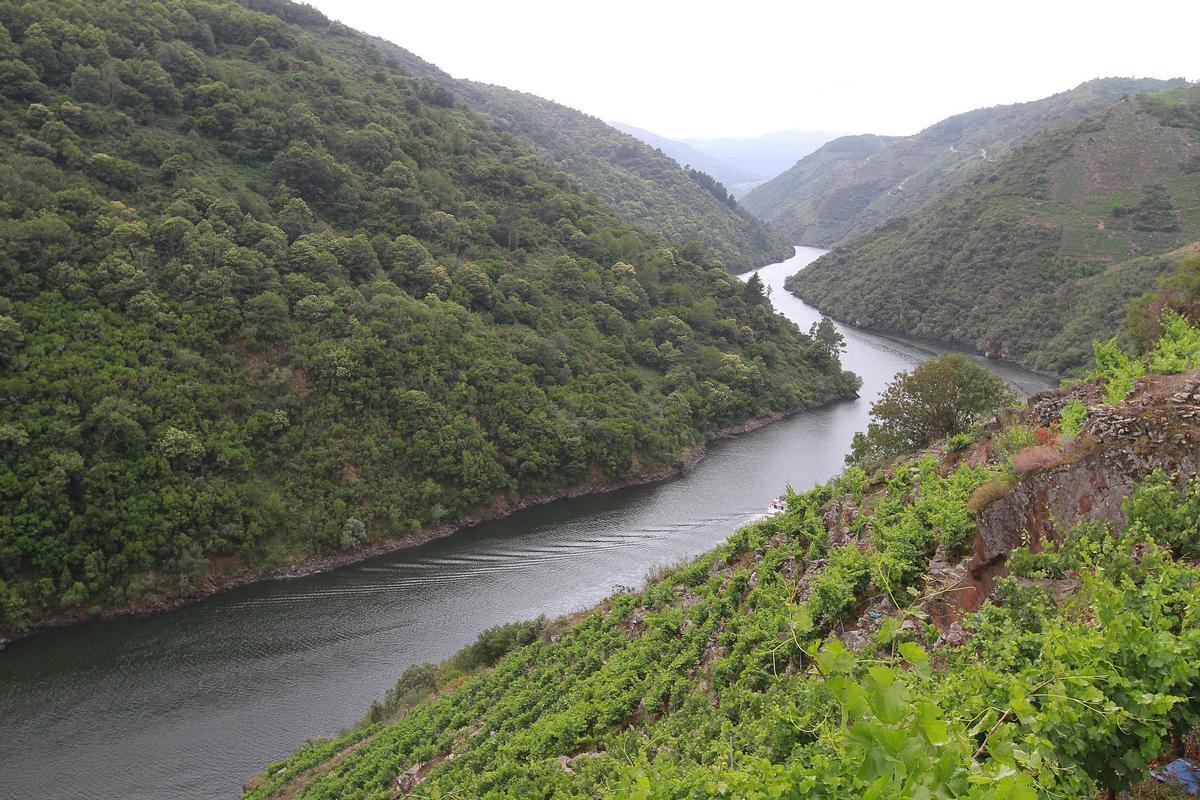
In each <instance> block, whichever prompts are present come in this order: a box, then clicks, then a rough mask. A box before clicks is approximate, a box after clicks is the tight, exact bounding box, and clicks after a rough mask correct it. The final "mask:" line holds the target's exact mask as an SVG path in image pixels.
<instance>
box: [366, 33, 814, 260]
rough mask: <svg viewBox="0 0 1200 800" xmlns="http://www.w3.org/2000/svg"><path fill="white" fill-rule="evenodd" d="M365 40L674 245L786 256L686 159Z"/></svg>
mask: <svg viewBox="0 0 1200 800" xmlns="http://www.w3.org/2000/svg"><path fill="white" fill-rule="evenodd" d="M372 41H374V42H375V43H376V45H377V46H378V47H379V48H380V49H381V50H382V51H383V52H384V53H387V54H388V55H390V56H392V57H393V58H395V59H396V60H397V61H398V62H399V63H400V64H402V65H404V66H405V67H406V68H407V69H409V70H411V71H413V72H414V74H418V75H423V76H425V77H428V78H429V79H430V80H435V81H437V82H438V83H440V84H441V85H443V86H446V87H447V88H449V89H451V90H452V91H454V92H455V93H456V94H457V95H458V96H460V97H462V98H463V99H464V100H466V102H467V104H468V105H469V106H470V107H471V108H472V109H473V110H475V111H478V112H480V113H483V114H485V115H487V116H488V117H490V118H491V120H492V121H493V122H494V124H495V125H496V126H497V127H498V128H500V130H502V131H504V132H506V133H509V134H511V135H512V136H513V137H514V138H515V139H516V140H517V141H519V142H520V143H521V144H522V145H523V146H525V147H527V148H529V149H530V150H532V151H533V152H534V153H536V154H537V155H538V156H540V157H541V158H542V159H544V160H545V161H546V162H547V163H548V164H550V165H552V166H554V167H555V168H556V169H560V170H562V171H563V172H565V173H567V174H568V175H570V176H571V177H572V178H574V179H575V180H576V181H578V183H579V185H580V187H581V188H582V189H583V190H584V191H587V192H594V193H595V194H596V195H597V197H599V199H600V200H601V201H602V202H604V203H606V204H608V205H609V206H611V207H612V208H613V210H615V211H616V213H617V215H618V216H619V217H620V218H621V219H624V220H626V221H628V222H632V223H635V224H638V225H642V226H644V227H647V228H649V229H651V230H653V231H657V232H658V233H660V234H662V235H663V236H665V237H666V238H667V239H669V240H671V241H673V242H677V243H680V244H682V243H685V242H688V241H691V240H696V241H698V242H700V243H701V244H703V245H704V246H705V247H707V248H708V249H709V251H710V253H711V254H712V255H713V256H715V257H716V258H718V259H720V260H721V261H722V263H724V264H725V265H726V266H727V267H729V268H730V269H732V270H733V271H735V272H743V271H745V270H748V269H752V268H754V267H758V266H762V265H763V264H769V263H773V262H776V261H781V260H783V259H785V258H789V257H790V256H791V255H792V252H793V251H792V248H791V247H790V245H789V244H788V243H787V240H786V239H784V238H783V237H781V236H780V235H779V234H778V233H776V232H775V231H773V230H772V229H771V228H770V227H768V226H767V225H765V224H763V223H762V222H761V221H760V220H758V219H757V218H755V217H754V216H752V215H751V214H750V213H748V212H747V211H746V210H745V209H743V208H741V207H740V206H739V205H738V204H737V201H736V200H734V199H733V198H732V197H731V196H729V195H728V194H727V192H726V190H725V188H724V187H723V186H721V185H720V183H719V180H720V179H717V180H718V182H717V183H714V182H713V179H712V178H711V177H710V174H711V173H709V174H700V172H689V171H687V170H685V169H683V167H682V166H680V164H684V163H687V162H682V161H681V162H680V164H677V163H675V162H674V161H672V160H671V158H670V157H669V155H668V154H664V153H661V152H659V151H657V150H656V149H654V148H653V147H650V146H649V145H647V144H645V143H644V142H642V141H640V140H639V139H637V138H635V137H633V136H630V135H628V134H626V133H622V132H621V131H618V130H617V129H616V128H613V127H612V126H610V125H608V124H607V123H605V122H603V121H602V120H599V119H597V118H595V117H591V116H588V115H587V114H584V113H581V112H579V111H576V110H575V109H572V108H568V107H566V106H564V105H560V104H558V103H555V102H552V101H550V100H545V99H543V98H540V97H537V96H536V95H532V94H527V93H524V92H516V91H513V90H511V89H505V88H504V87H502V86H493V85H491V84H484V83H477V82H474V81H465V80H456V79H454V78H451V77H450V76H449V75H447V74H446V73H445V72H443V71H442V70H440V69H438V68H437V67H434V66H433V65H431V64H429V63H428V62H426V61H424V60H422V59H421V58H419V57H417V56H415V55H413V54H412V53H410V52H408V51H407V50H405V49H404V48H402V47H399V46H397V45H395V44H392V43H391V42H388V41H386V40H383V39H378V38H372ZM692 166H693V167H696V168H697V169H699V170H700V171H701V172H705V173H707V170H704V169H703V167H700V166H699V165H696V164H693V165H692Z"/></svg>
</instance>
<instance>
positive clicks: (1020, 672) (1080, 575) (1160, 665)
mask: <svg viewBox="0 0 1200 800" xmlns="http://www.w3.org/2000/svg"><path fill="white" fill-rule="evenodd" d="M1184 328H1185V330H1186V332H1185V333H1183V336H1182V338H1181V339H1180V340H1178V341H1175V342H1173V343H1172V345H1171V347H1169V348H1167V349H1170V350H1174V349H1175V348H1176V347H1177V346H1179V345H1181V344H1184V343H1185V342H1186V345H1185V346H1186V349H1187V350H1188V352H1189V354H1190V358H1191V364H1192V366H1193V367H1194V366H1195V365H1196V363H1197V360H1196V359H1197V356H1200V332H1197V331H1196V330H1195V329H1187V326H1186V324H1185V325H1184ZM1100 394H1101V387H1100V386H1097V385H1093V384H1084V385H1081V386H1077V387H1074V388H1072V389H1071V390H1070V391H1069V392H1051V393H1046V394H1044V395H1041V396H1039V397H1037V398H1034V401H1033V403H1032V405H1031V406H1029V407H1028V408H1025V409H1021V410H1017V411H1013V412H1010V413H1009V414H1007V415H1006V416H1005V417H1004V418H1003V419H1002V420H1001V421H999V422H994V423H992V424H990V425H988V426H986V427H985V428H984V429H983V431H982V432H981V433H980V435H979V436H978V437H977V438H976V440H975V441H972V437H970V436H965V437H964V436H957V437H954V438H953V439H952V440H950V441H949V442H947V444H946V445H945V446H937V447H934V448H933V449H931V450H930V451H928V452H926V453H923V454H920V455H918V456H916V457H914V458H911V459H909V460H902V461H901V462H899V463H897V464H895V465H894V467H893V468H892V469H889V470H886V471H881V472H878V473H876V474H874V475H871V476H868V475H867V474H866V473H864V472H863V471H861V470H858V469H851V470H848V471H847V472H846V473H845V474H843V475H842V476H841V477H839V478H838V479H836V480H834V481H831V482H830V483H828V484H826V485H824V486H819V487H817V488H815V489H813V490H812V491H809V492H807V493H805V494H794V493H790V492H789V494H788V509H787V511H786V512H785V513H783V514H781V515H779V516H776V517H772V518H769V519H767V520H764V521H762V522H758V523H755V524H753V525H750V526H748V527H745V528H742V529H741V530H739V531H737V532H736V533H734V534H733V536H731V537H730V539H729V541H728V542H727V543H726V544H724V545H722V546H720V547H718V548H717V549H716V550H715V551H713V552H710V553H709V554H707V555H705V556H702V557H701V558H699V559H697V560H696V561H694V562H693V563H690V564H686V565H680V566H678V567H676V568H674V569H672V570H667V571H665V572H664V573H660V574H659V575H658V576H657V577H655V578H654V579H653V580H652V581H651V582H650V583H649V585H648V586H647V587H646V588H645V589H644V590H643V591H640V592H628V593H619V594H617V595H614V596H613V597H611V598H609V599H608V600H607V601H606V602H604V603H602V604H601V605H600V606H599V607H598V608H595V609H591V610H589V611H586V612H580V613H579V614H577V615H575V616H573V617H571V618H568V619H564V620H558V621H555V622H552V623H546V621H544V620H537V621H533V622H529V623H519V624H515V625H511V626H507V627H504V628H500V629H495V630H492V631H488V632H486V633H485V634H484V635H483V636H481V637H480V639H479V641H478V642H477V643H476V644H475V645H473V646H471V647H469V648H467V649H466V650H464V651H463V652H462V653H460V654H459V655H458V656H456V657H455V658H454V659H452V660H450V661H449V662H446V663H445V664H443V665H441V666H437V667H435V666H433V665H425V666H419V667H413V668H410V669H409V670H407V671H406V672H405V673H404V674H403V676H402V677H401V678H400V680H399V682H398V683H397V685H396V688H395V690H394V691H392V692H391V693H390V694H389V695H388V697H387V698H386V700H385V701H384V702H382V703H378V704H376V705H375V706H374V707H373V708H372V709H371V712H370V715H369V717H368V719H367V720H366V721H364V723H363V724H362V725H361V726H359V727H357V728H355V729H353V730H351V731H349V732H347V733H344V734H343V735H341V736H339V737H338V738H336V739H332V740H322V741H317V742H313V743H310V744H309V745H307V746H306V747H305V748H304V749H302V750H301V751H300V752H299V753H297V754H296V755H295V756H294V757H293V758H291V759H288V760H285V761H281V762H278V763H275V764H272V765H270V766H269V767H268V768H267V769H266V771H265V772H264V773H263V774H262V775H260V776H259V777H258V778H256V779H255V780H254V781H252V782H251V783H250V784H249V785H248V789H247V794H246V798H247V800H261V799H262V798H269V797H299V798H307V799H308V800H317V799H318V798H320V799H325V798H341V797H355V798H379V800H387V799H388V798H451V797H471V798H511V797H520V798H638V799H639V800H650V799H652V798H653V799H655V800H657V799H658V798H662V799H664V800H665V799H667V798H670V799H671V800H682V799H683V798H702V797H730V798H762V799H767V798H779V799H780V800H783V799H784V798H828V800H844V798H880V799H881V800H882V798H918V797H925V798H931V797H940V798H972V799H973V800H1036V798H1046V799H1047V800H1049V798H1058V799H1059V800H1061V799H1062V798H1073V799H1077V800H1091V799H1092V798H1096V797H1101V796H1104V791H1105V790H1108V791H1110V792H1111V794H1109V795H1108V796H1117V792H1119V791H1121V790H1123V789H1125V788H1126V787H1128V786H1130V784H1132V783H1135V782H1137V781H1140V780H1143V779H1145V778H1146V777H1147V773H1148V770H1149V767H1150V763H1151V761H1152V760H1153V759H1157V758H1159V757H1161V756H1164V755H1170V754H1172V753H1173V752H1174V753H1178V746H1177V743H1178V742H1179V738H1178V737H1179V735H1180V734H1181V733H1183V732H1185V731H1187V729H1188V728H1190V727H1191V726H1193V725H1195V723H1196V721H1197V719H1198V718H1200V677H1198V675H1197V671H1196V668H1195V665H1196V663H1197V659H1200V628H1198V627H1197V625H1196V623H1197V608H1198V603H1200V568H1198V567H1197V565H1196V560H1195V559H1196V556H1197V553H1198V552H1200V539H1198V538H1197V530H1196V527H1195V523H1194V521H1195V519H1196V515H1197V514H1198V513H1200V483H1197V481H1196V479H1195V478H1194V471H1195V469H1196V463H1195V460H1194V454H1195V449H1196V447H1197V446H1198V445H1200V429H1198V428H1197V426H1196V422H1195V418H1194V414H1195V410H1194V409H1195V406H1194V402H1195V401H1196V400H1200V373H1196V372H1192V373H1190V374H1187V375H1175V376H1161V375H1160V376H1148V377H1145V378H1143V380H1142V382H1141V383H1140V384H1139V386H1138V388H1136V389H1135V390H1134V391H1133V392H1132V393H1131V394H1130V395H1129V396H1128V397H1126V398H1119V399H1118V401H1117V402H1115V403H1105V402H1103V401H1102V400H1101V399H1100ZM1181 397H1182V398H1184V399H1183V400H1180V398H1181ZM1168 432H1169V434H1170V435H1169V436H1168ZM1160 437H1167V438H1166V439H1164V438H1160ZM1147 441H1157V442H1164V443H1163V444H1161V445H1159V446H1158V447H1157V448H1153V449H1151V450H1147V449H1146V448H1145V443H1146V442H1147ZM1130 486H1133V487H1134V488H1133V489H1132V491H1130V490H1129V487H1130ZM1126 495H1128V497H1126ZM1064 498H1066V499H1065V501H1064ZM1010 573H1011V577H1007V576H1009V575H1010ZM1137 796H1139V797H1143V796H1145V797H1148V796H1154V797H1165V796H1174V795H1165V794H1155V795H1141V794H1139V795H1137Z"/></svg>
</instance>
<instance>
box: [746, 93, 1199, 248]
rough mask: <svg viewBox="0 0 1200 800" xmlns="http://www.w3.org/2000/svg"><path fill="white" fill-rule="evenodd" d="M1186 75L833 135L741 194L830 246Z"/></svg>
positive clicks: (808, 238) (755, 207) (783, 225)
mask: <svg viewBox="0 0 1200 800" xmlns="http://www.w3.org/2000/svg"><path fill="white" fill-rule="evenodd" d="M1183 83H1184V82H1183V81H1182V80H1173V81H1162V80H1153V79H1131V78H1102V79H1098V80H1092V81H1088V82H1086V83H1083V84H1080V85H1079V86H1077V87H1075V88H1074V89H1071V90H1069V91H1066V92H1060V93H1058V94H1056V95H1052V96H1051V97H1046V98H1043V99H1041V100H1036V101H1033V102H1029V103H1017V104H1015V105H1006V106H994V107H992V108H981V109H976V110H975V111H969V112H967V113H965V114H959V115H957V116H953V117H950V118H948V119H944V120H942V121H941V122H939V123H937V124H936V125H932V126H930V127H928V128H926V129H925V130H923V131H921V132H920V133H918V134H915V135H913V136H906V137H888V138H883V137H871V136H854V137H843V138H841V139H835V140H834V141H832V142H830V143H829V144H827V145H825V146H824V147H822V148H821V149H820V150H818V151H816V152H815V153H813V154H812V155H810V156H808V157H807V158H805V159H802V160H801V161H800V162H799V163H798V164H796V166H795V167H793V168H792V169H790V170H788V171H787V172H784V173H783V174H782V175H779V176H777V177H776V178H774V179H773V180H770V181H768V182H767V183H765V184H763V185H762V186H760V187H758V188H757V189H755V190H754V191H753V192H751V193H750V194H749V195H747V196H746V197H745V198H743V203H744V205H745V206H746V208H748V209H749V210H750V211H752V212H753V213H754V214H756V215H758V216H759V217H761V218H762V219H764V220H766V221H767V222H769V223H770V224H771V225H772V226H773V227H774V228H775V229H776V230H778V231H780V232H781V233H783V234H784V235H785V236H787V237H789V238H790V239H791V240H792V241H793V242H796V243H797V244H807V245H816V246H819V247H831V246H833V245H835V244H837V243H839V242H843V241H846V240H848V239H850V238H851V237H854V236H856V235H859V234H863V233H866V232H867V231H870V230H871V229H873V228H875V227H876V226H878V225H881V224H883V223H885V222H887V221H889V220H892V219H895V218H896V217H898V216H900V215H902V214H907V213H911V212H913V211H915V210H916V209H918V208H919V207H920V206H922V205H924V204H925V203H926V202H928V201H929V200H930V199H932V198H934V197H936V196H938V195H939V194H940V193H942V192H944V191H945V190H946V189H948V188H949V187H952V186H955V185H956V184H959V183H961V182H962V181H964V180H966V179H968V178H970V177H971V176H974V175H976V174H979V173H980V172H981V171H984V170H986V169H987V168H988V166H989V165H990V164H991V163H992V162H996V161H999V160H1001V159H1003V157H1005V156H1006V155H1008V154H1009V153H1010V152H1012V150H1013V149H1014V148H1016V147H1017V146H1019V145H1020V144H1021V143H1022V142H1024V141H1025V140H1026V139H1027V138H1028V137H1029V136H1031V135H1033V134H1035V133H1037V132H1039V131H1042V130H1044V129H1046V128H1050V127H1054V126H1057V125H1061V124H1064V123H1067V122H1071V121H1074V120H1077V119H1080V118H1081V117H1085V116H1087V115H1089V114H1092V113H1095V112H1098V111H1100V110H1102V109H1104V108H1106V107H1108V106H1110V105H1112V104H1113V103H1115V102H1116V101H1118V100H1120V99H1121V98H1122V97H1124V96H1125V95H1133V94H1140V93H1143V92H1154V91H1158V90H1161V89H1166V88H1168V87H1171V86H1181V85H1183Z"/></svg>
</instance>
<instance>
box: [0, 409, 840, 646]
mask: <svg viewBox="0 0 1200 800" xmlns="http://www.w3.org/2000/svg"><path fill="white" fill-rule="evenodd" d="M856 397H858V394H857V392H851V393H848V394H841V393H835V394H831V395H829V396H827V397H823V398H820V399H818V400H816V401H815V402H814V403H812V404H811V405H808V406H803V407H798V408H794V409H789V410H786V411H779V412H776V413H774V414H770V415H767V416H763V417H751V418H750V419H748V420H745V421H743V422H740V423H736V424H734V425H729V426H726V427H724V428H720V429H718V430H716V431H713V432H711V433H709V434H707V435H706V436H705V438H704V439H703V440H701V441H700V442H698V443H697V444H696V445H695V446H693V447H692V449H691V450H690V451H689V452H688V453H687V454H686V455H685V456H684V457H683V458H682V459H681V460H680V461H679V463H677V464H672V465H669V466H665V467H660V468H658V469H655V470H651V471H649V472H644V473H640V474H637V475H631V476H628V477H625V478H619V479H616V480H611V481H605V482H603V483H582V484H577V485H575V486H567V487H563V488H562V489H558V490H556V491H553V492H548V493H545V494H541V495H534V496H532V497H526V498H520V499H515V500H514V499H511V498H502V499H501V500H499V501H498V502H497V503H495V504H494V505H492V506H491V507H489V508H487V509H485V510H483V511H482V512H480V513H478V514H473V515H471V516H469V517H466V518H465V519H461V520H457V521H455V522H450V523H443V524H440V525H436V526H433V527H429V528H424V529H422V530H420V531H415V532H413V533H408V534H405V535H403V536H394V537H387V538H383V539H376V540H375V541H372V542H368V543H367V544H365V545H363V546H362V547H357V548H353V549H350V550H345V551H343V552H340V553H324V554H315V555H310V556H305V557H302V558H300V559H298V560H296V561H293V562H290V563H288V564H284V565H282V566H277V567H270V568H261V569H255V568H250V567H248V568H244V569H241V570H238V571H236V572H232V573H228V574H221V575H214V576H211V577H209V578H207V579H206V580H205V581H204V582H203V583H202V584H201V585H199V586H197V587H194V588H193V589H192V590H191V591H188V592H179V593H164V594H162V595H159V596H156V597H154V598H150V599H147V600H145V601H142V602H137V603H127V604H121V605H117V606H111V607H108V608H105V609H103V610H101V611H100V612H98V613H94V614H89V613H88V612H87V611H86V610H82V609H81V610H78V611H74V612H71V613H68V614H58V615H54V616H49V617H45V618H43V619H39V620H36V621H34V622H33V623H31V624H30V626H29V627H28V628H26V629H24V630H22V631H9V630H5V629H3V628H0V650H3V649H4V648H5V647H6V646H8V645H10V644H13V643H15V642H17V641H20V640H22V639H25V638H27V637H29V636H32V635H33V634H36V633H39V632H42V631H47V630H53V629H55V628H62V627H67V626H70V625H81V624H85V623H88V622H97V621H101V620H109V619H118V618H121V617H142V616H150V615H154V614H164V613H167V612H169V611H173V610H176V609H179V608H182V607H183V606H187V605H191V604H193V603H199V602H203V601H204V600H207V599H209V598H211V597H213V596H214V595H217V594H220V593H222V592H226V591H230V590H232V589H237V588H240V587H243V586H248V585H250V584H254V583H260V582H262V581H272V580H289V579H294V578H303V577H307V576H310V575H317V574H320V573H322V572H328V571H330V570H335V569H339V568H341V567H346V566H350V565H351V564H357V563H359V562H362V561H366V560H368V559H371V558H376V557H378V556H382V555H387V554H389V553H395V552H398V551H401V550H407V549H409V548H413V547H419V546H421V545H423V544H427V543H429V542H432V541H435V540H437V539H444V538H446V537H448V536H453V535H454V534H456V533H458V532H460V531H463V530H465V529H467V528H471V527H474V526H476V525H481V524H483V523H485V522H491V521H494V520H499V519H504V518H505V517H508V516H511V515H512V514H515V513H516V512H518V511H522V510H525V509H529V508H535V507H537V506H544V505H549V504H550V503H555V502H558V501H560V500H571V499H574V498H578V497H586V496H589V495H597V494H606V493H609V492H615V491H618V490H620V489H626V488H629V487H631V486H642V485H646V484H650V483H657V482H659V481H664V480H667V479H668V478H673V477H675V476H677V475H681V474H686V473H688V472H690V471H691V470H692V469H694V468H695V467H696V465H697V464H699V463H700V461H701V460H703V459H704V457H705V455H706V454H707V450H708V445H709V444H710V443H711V442H714V441H716V440H719V439H727V438H730V437H733V436H737V435H739V434H743V433H749V432H750V431H753V430H757V429H759V428H762V427H763V426H765V425H770V424H771V423H773V422H779V421H780V420H782V419H786V418H788V417H790V416H793V415H795V414H799V413H802V412H804V411H811V410H813V409H816V408H821V407H823V406H827V405H829V404H831V403H835V402H839V401H841V400H851V399H854V398H856Z"/></svg>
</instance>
